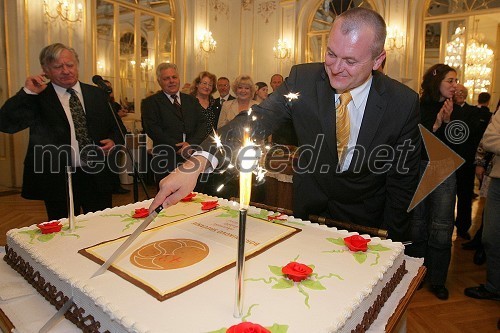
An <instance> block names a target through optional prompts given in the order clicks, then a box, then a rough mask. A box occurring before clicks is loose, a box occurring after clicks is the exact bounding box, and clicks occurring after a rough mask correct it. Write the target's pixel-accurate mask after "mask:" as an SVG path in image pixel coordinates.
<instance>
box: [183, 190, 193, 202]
mask: <svg viewBox="0 0 500 333" xmlns="http://www.w3.org/2000/svg"><path fill="white" fill-rule="evenodd" d="M195 196H196V193H193V192H191V193H189V194H188V195H186V196H185V197H184V198H182V199H181V201H183V202H188V201H191V200H193V198H194V197H195Z"/></svg>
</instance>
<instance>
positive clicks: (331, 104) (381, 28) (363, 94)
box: [150, 8, 420, 240]
mask: <svg viewBox="0 0 500 333" xmlns="http://www.w3.org/2000/svg"><path fill="white" fill-rule="evenodd" d="M385 37H386V25H385V22H384V20H383V18H382V17H381V16H380V15H379V14H377V13H376V12H374V11H372V10H368V9H365V8H355V9H351V10H348V11H346V12H344V13H342V14H341V15H340V16H338V17H337V18H336V20H335V21H334V23H333V25H332V29H331V31H330V35H329V38H328V44H327V50H326V55H325V59H326V60H325V63H312V64H303V65H297V66H293V67H292V69H291V72H290V75H289V76H288V78H287V79H286V80H285V82H284V83H283V84H282V85H281V86H280V87H279V88H278V90H277V93H276V94H274V93H273V94H272V95H271V96H270V97H269V98H268V99H266V100H265V101H264V102H262V103H261V104H260V105H258V106H254V107H252V113H251V117H247V114H246V113H244V112H243V113H240V114H239V115H238V116H237V117H236V118H235V119H234V120H233V121H232V122H230V123H229V124H228V125H227V126H225V127H223V128H222V129H220V131H219V132H220V133H219V134H220V135H221V137H222V138H224V137H225V135H226V133H235V132H238V130H239V129H241V128H242V127H243V126H242V125H243V124H245V123H246V122H247V118H253V117H256V118H257V120H256V121H255V122H254V123H255V124H257V125H258V126H259V127H260V130H261V131H259V132H262V133H263V134H264V135H267V134H269V133H271V132H272V131H273V130H274V129H276V128H277V127H278V126H279V125H280V124H283V123H284V122H285V121H287V120H289V119H291V120H292V121H293V125H294V128H295V131H296V133H297V137H298V140H299V147H300V151H299V157H298V163H297V165H296V168H295V173H294V178H293V186H294V193H295V194H296V195H295V202H294V214H295V215H296V216H298V217H302V218H307V216H308V215H309V214H315V215H321V216H325V217H329V218H334V219H337V220H343V221H348V222H351V223H356V224H360V225H365V226H371V227H381V228H385V229H387V230H388V232H389V237H390V238H392V239H394V240H406V239H408V238H409V233H408V229H409V228H408V227H409V222H408V213H407V209H408V206H409V204H410V202H411V199H412V196H413V193H414V192H415V189H416V187H417V183H418V164H419V160H420V134H419V130H418V123H419V119H420V118H419V103H418V95H417V94H416V93H415V92H414V91H412V90H411V89H409V88H408V87H406V86H405V85H403V84H401V83H399V82H397V81H395V80H392V79H390V78H388V77H387V76H385V75H383V74H381V73H379V72H378V71H377V69H378V68H379V67H380V65H381V63H382V61H383V60H384V59H385V51H384V41H385ZM290 93H297V94H299V95H298V98H296V99H295V98H292V96H290V95H289V94H290ZM344 93H350V95H351V97H352V100H350V99H349V98H348V99H347V101H349V100H350V101H349V102H347V101H345V105H347V109H348V112H347V114H348V115H349V117H347V121H345V122H344V124H345V125H346V126H347V124H349V127H348V131H347V133H348V140H347V141H346V140H345V139H344V138H342V140H341V139H340V133H344V134H345V131H344V130H342V131H340V130H337V127H338V125H339V123H340V122H339V120H340V119H341V118H342V119H345V117H341V114H340V109H342V107H339V104H340V103H341V102H340V101H339V100H340V99H341V98H342V97H341V96H344V95H345V94H344ZM287 96H288V98H287ZM342 104H344V103H342ZM336 109H337V111H336ZM344 111H345V107H344ZM336 112H337V113H338V114H336ZM344 114H345V112H344ZM337 132H339V133H337ZM236 135H238V134H236ZM233 136H234V134H233ZM341 142H347V144H346V145H340V143H341ZM210 144H211V143H210V142H208V141H207V142H204V144H203V146H204V148H205V149H206V150H207V151H209V152H210V153H211V154H213V155H214V156H215V158H214V156H211V155H210V154H208V153H206V152H202V153H200V154H198V155H195V156H193V158H192V159H190V160H188V161H187V162H186V163H185V164H184V165H183V167H182V168H179V169H178V170H176V172H173V173H172V174H171V175H170V176H169V177H167V178H166V179H164V180H163V181H162V182H161V184H160V185H161V186H160V191H159V193H158V194H157V196H156V198H155V200H154V201H153V203H152V204H151V207H150V209H153V208H155V207H157V206H158V205H159V204H163V206H164V207H168V206H169V205H172V204H175V203H176V202H177V201H179V200H180V199H181V198H182V197H184V196H185V195H186V194H187V193H189V191H190V189H191V188H192V186H194V183H195V181H196V177H197V175H198V173H199V172H202V171H205V170H206V169H210V168H211V167H216V164H217V163H218V161H219V160H220V158H217V157H218V156H217V155H216V154H215V152H216V149H214V148H213V147H210ZM337 147H340V148H341V151H343V152H344V153H342V154H340V157H339V150H340V149H337ZM209 161H210V162H209Z"/></svg>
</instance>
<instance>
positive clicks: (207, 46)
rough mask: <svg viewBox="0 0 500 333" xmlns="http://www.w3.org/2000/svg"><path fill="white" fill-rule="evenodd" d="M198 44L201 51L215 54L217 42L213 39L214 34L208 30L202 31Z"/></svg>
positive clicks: (199, 34)
mask: <svg viewBox="0 0 500 333" xmlns="http://www.w3.org/2000/svg"><path fill="white" fill-rule="evenodd" d="M198 43H199V46H200V50H201V51H203V52H205V53H207V54H208V53H213V52H215V48H216V47H217V42H216V41H215V39H214V38H213V37H212V32H210V31H208V30H202V31H200V32H199V33H198Z"/></svg>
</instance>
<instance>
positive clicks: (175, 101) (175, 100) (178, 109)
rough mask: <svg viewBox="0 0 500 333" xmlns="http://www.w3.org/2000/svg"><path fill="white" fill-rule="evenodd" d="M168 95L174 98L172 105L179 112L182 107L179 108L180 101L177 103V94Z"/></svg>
mask: <svg viewBox="0 0 500 333" xmlns="http://www.w3.org/2000/svg"><path fill="white" fill-rule="evenodd" d="M170 97H172V99H173V100H174V106H175V108H176V109H177V111H179V112H181V111H182V109H181V103H179V100H178V99H177V95H175V94H174V95H170Z"/></svg>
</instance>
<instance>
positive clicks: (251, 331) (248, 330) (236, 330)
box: [226, 321, 271, 333]
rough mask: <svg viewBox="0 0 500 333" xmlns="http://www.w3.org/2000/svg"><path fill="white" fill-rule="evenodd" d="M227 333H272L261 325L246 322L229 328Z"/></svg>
mask: <svg viewBox="0 0 500 333" xmlns="http://www.w3.org/2000/svg"><path fill="white" fill-rule="evenodd" d="M226 333H271V331H270V330H268V329H267V328H265V327H262V326H260V325H259V324H254V323H251V322H248V321H244V322H242V323H239V324H238V325H233V326H231V327H229V328H228V329H227V331H226Z"/></svg>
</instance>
